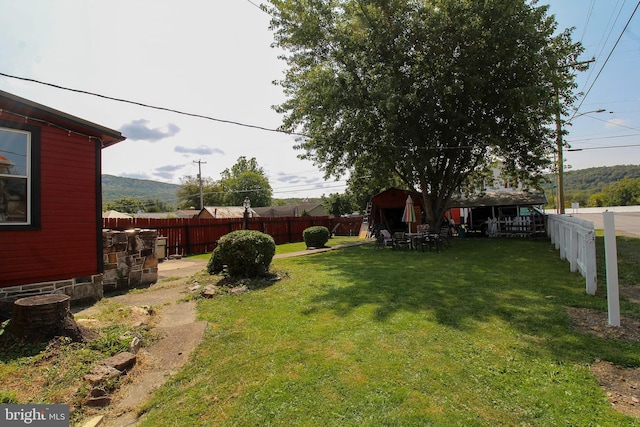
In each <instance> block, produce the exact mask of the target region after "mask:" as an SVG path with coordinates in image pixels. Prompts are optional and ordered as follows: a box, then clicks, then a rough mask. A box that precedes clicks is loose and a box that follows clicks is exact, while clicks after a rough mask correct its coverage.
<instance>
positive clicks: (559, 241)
mask: <svg viewBox="0 0 640 427" xmlns="http://www.w3.org/2000/svg"><path fill="white" fill-rule="evenodd" d="M547 218H548V223H547V234H548V235H549V237H550V238H551V243H553V244H554V245H555V247H556V249H559V250H560V259H566V260H568V261H569V266H570V268H571V271H580V273H581V274H582V276H584V278H585V279H586V289H587V294H589V295H595V293H596V289H597V278H596V233H595V231H594V226H593V222H591V221H585V220H582V219H578V218H573V217H570V216H567V215H548V217H547Z"/></svg>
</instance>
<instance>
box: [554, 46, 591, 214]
mask: <svg viewBox="0 0 640 427" xmlns="http://www.w3.org/2000/svg"><path fill="white" fill-rule="evenodd" d="M594 61H595V59H590V60H588V61H581V62H574V63H572V64H567V65H564V66H562V67H558V69H562V68H569V67H579V66H586V65H587V64H590V63H591V62H594ZM554 86H555V90H556V107H557V110H556V142H557V150H558V165H557V167H558V192H557V198H556V204H557V206H558V213H559V214H564V155H563V153H562V150H563V148H564V144H563V142H562V105H561V104H560V95H559V93H558V86H557V85H554ZM585 114H586V113H585ZM573 118H575V116H574V117H572V119H573Z"/></svg>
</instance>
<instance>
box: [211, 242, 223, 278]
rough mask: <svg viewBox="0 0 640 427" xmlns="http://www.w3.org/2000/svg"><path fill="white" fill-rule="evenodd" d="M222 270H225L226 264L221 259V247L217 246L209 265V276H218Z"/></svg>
mask: <svg viewBox="0 0 640 427" xmlns="http://www.w3.org/2000/svg"><path fill="white" fill-rule="evenodd" d="M222 270H224V263H223V262H222V258H221V257H220V246H216V248H215V249H214V250H213V253H212V254H211V258H209V262H208V263H207V271H208V272H209V274H218V273H222Z"/></svg>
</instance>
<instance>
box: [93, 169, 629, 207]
mask: <svg viewBox="0 0 640 427" xmlns="http://www.w3.org/2000/svg"><path fill="white" fill-rule="evenodd" d="M548 178H549V184H547V185H546V186H545V190H551V189H553V187H554V185H555V179H556V178H555V175H549V177H548ZM624 178H633V179H635V178H640V165H618V166H600V167H594V168H587V169H578V170H571V171H567V172H565V174H564V188H565V190H568V191H572V190H575V191H586V192H588V193H592V194H595V193H598V192H600V191H601V190H602V188H604V187H606V186H607V185H609V184H612V183H615V182H617V181H620V180H621V179H624ZM178 188H180V185H178V184H167V183H165V182H158V181H152V180H148V179H135V178H123V177H119V176H114V175H102V199H103V202H112V201H114V200H117V199H121V198H124V197H132V198H135V199H140V200H149V199H151V200H161V201H163V202H165V203H168V204H170V205H177V202H178V200H177V195H176V192H177V190H178ZM284 200H285V201H286V202H287V203H289V204H295V203H299V202H300V200H301V199H295V198H292V199H284ZM275 201H276V200H274V202H275ZM309 201H314V202H316V201H317V202H319V201H320V198H316V199H312V200H309Z"/></svg>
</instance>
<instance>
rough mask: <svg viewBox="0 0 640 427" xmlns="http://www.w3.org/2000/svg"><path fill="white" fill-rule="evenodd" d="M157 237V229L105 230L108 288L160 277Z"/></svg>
mask: <svg viewBox="0 0 640 427" xmlns="http://www.w3.org/2000/svg"><path fill="white" fill-rule="evenodd" d="M157 240H158V231H157V230H143V229H139V228H136V229H132V230H126V231H113V230H103V231H102V246H103V254H104V255H103V256H104V281H103V286H104V289H105V290H112V289H126V288H133V287H136V286H144V285H150V284H151V283H155V282H156V281H157V280H158V257H157V254H156V242H157Z"/></svg>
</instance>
